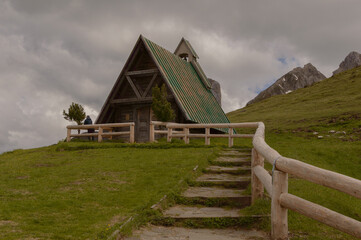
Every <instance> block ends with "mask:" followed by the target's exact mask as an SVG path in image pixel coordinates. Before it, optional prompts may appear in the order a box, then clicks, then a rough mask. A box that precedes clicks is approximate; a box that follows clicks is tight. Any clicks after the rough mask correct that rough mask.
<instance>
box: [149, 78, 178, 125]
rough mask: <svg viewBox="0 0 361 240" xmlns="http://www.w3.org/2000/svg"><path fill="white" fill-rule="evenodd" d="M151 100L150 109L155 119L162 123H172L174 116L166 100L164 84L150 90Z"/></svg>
mask: <svg viewBox="0 0 361 240" xmlns="http://www.w3.org/2000/svg"><path fill="white" fill-rule="evenodd" d="M152 99H153V102H152V109H153V113H154V115H155V116H156V118H157V119H158V120H159V121H162V122H169V121H173V120H174V118H175V114H174V111H173V109H172V106H171V104H170V102H168V100H167V89H166V88H165V84H164V83H163V85H162V87H161V88H159V87H158V85H156V86H155V87H153V88H152Z"/></svg>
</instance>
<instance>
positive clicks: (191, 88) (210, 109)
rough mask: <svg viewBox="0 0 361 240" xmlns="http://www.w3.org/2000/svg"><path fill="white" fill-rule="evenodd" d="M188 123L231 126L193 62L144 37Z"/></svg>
mask: <svg viewBox="0 0 361 240" xmlns="http://www.w3.org/2000/svg"><path fill="white" fill-rule="evenodd" d="M143 40H144V43H145V45H146V47H148V49H149V51H150V53H151V54H152V55H153V57H154V59H155V60H156V62H157V63H156V64H157V65H158V67H159V68H160V71H161V72H162V75H163V76H164V77H165V78H166V80H167V82H168V83H169V86H170V88H171V90H172V91H173V93H174V95H175V97H176V98H177V99H178V102H179V104H180V105H181V106H180V107H181V108H182V109H183V111H184V112H185V113H186V115H187V116H186V117H187V118H188V120H191V121H193V122H197V123H229V120H228V118H227V116H226V114H225V113H224V112H223V110H222V108H221V106H220V105H219V103H218V102H217V100H216V98H215V97H214V96H213V94H212V92H211V90H210V89H207V87H206V86H205V85H204V83H203V82H202V80H201V78H200V76H199V75H198V74H197V72H196V70H195V69H194V67H193V66H192V64H191V63H190V62H187V61H185V60H183V59H181V58H180V57H178V56H176V55H175V54H173V53H171V52H170V51H168V50H166V49H164V48H162V47H160V46H159V45H157V44H155V43H154V42H152V41H150V40H148V39H146V38H144V37H143Z"/></svg>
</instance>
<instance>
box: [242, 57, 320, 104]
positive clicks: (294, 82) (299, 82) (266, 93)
mask: <svg viewBox="0 0 361 240" xmlns="http://www.w3.org/2000/svg"><path fill="white" fill-rule="evenodd" d="M325 78H326V77H325V75H323V74H322V73H320V72H319V71H318V70H317V68H316V67H314V66H313V65H312V64H311V63H307V64H306V65H304V67H303V68H302V67H296V68H294V69H293V70H292V71H290V72H288V73H286V74H285V75H283V76H282V77H281V78H279V79H278V80H277V81H276V82H275V83H274V84H272V85H271V86H270V87H269V88H267V89H266V90H263V91H262V92H260V93H259V94H258V95H257V96H256V97H255V98H254V99H252V100H251V101H249V102H248V103H247V105H249V104H252V103H255V102H259V101H261V100H263V99H266V98H269V97H272V96H274V95H281V94H288V93H290V92H293V91H295V90H297V89H299V88H304V87H307V86H310V85H312V84H314V83H316V82H319V81H321V80H323V79H325Z"/></svg>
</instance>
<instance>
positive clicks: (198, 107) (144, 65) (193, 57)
mask: <svg viewBox="0 0 361 240" xmlns="http://www.w3.org/2000/svg"><path fill="white" fill-rule="evenodd" d="M197 59H198V55H197V53H196V52H195V51H194V49H193V48H192V46H191V44H190V43H189V41H187V40H185V39H184V38H182V40H181V41H180V43H179V44H178V47H177V48H176V50H175V52H174V53H171V52H170V51H168V50H166V49H164V48H162V47H161V46H159V45H157V44H155V43H154V42H152V41H150V40H148V39H147V38H145V37H143V36H142V35H140V37H139V39H138V40H137V42H136V44H135V46H134V48H133V50H132V52H131V54H130V56H129V58H128V60H127V61H126V63H125V65H124V67H123V70H122V71H121V73H120V74H119V77H118V79H117V81H116V82H115V84H114V86H113V88H112V90H111V92H110V93H109V96H108V98H107V99H106V101H105V103H104V105H103V107H102V109H101V112H100V114H99V116H98V118H97V120H96V123H97V124H100V123H122V122H134V123H135V141H136V142H146V141H149V129H150V121H151V120H152V121H154V120H157V119H156V118H155V116H154V115H153V114H152V109H151V104H152V87H154V86H155V85H158V86H159V87H160V86H161V85H162V84H163V83H164V84H165V85H166V87H167V92H168V101H169V102H171V104H172V108H173V110H174V112H175V114H176V118H175V122H178V123H229V120H228V118H227V116H226V114H225V113H224V112H223V110H222V107H221V105H220V103H219V102H218V101H217V99H216V97H215V95H217V94H216V93H214V91H213V90H212V86H211V82H210V80H209V79H208V78H207V77H206V75H205V73H204V72H203V70H202V68H201V66H200V65H199V63H198V62H197Z"/></svg>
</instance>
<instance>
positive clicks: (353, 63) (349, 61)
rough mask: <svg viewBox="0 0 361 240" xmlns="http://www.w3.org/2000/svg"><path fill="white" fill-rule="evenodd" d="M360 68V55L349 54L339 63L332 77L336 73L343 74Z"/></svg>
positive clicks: (355, 53) (356, 53)
mask: <svg viewBox="0 0 361 240" xmlns="http://www.w3.org/2000/svg"><path fill="white" fill-rule="evenodd" d="M358 66H361V54H360V53H358V52H355V51H354V52H350V53H349V54H348V55H347V56H346V58H345V60H343V61H342V62H341V63H340V66H339V68H338V69H336V70H335V71H333V75H336V74H338V73H341V72H344V71H346V70H349V69H352V68H355V67H358Z"/></svg>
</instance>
